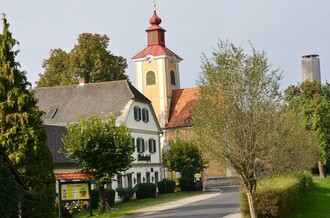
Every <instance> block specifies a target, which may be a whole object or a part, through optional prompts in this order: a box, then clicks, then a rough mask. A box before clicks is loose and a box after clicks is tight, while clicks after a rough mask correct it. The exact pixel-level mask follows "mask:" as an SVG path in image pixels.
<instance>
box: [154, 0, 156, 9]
mask: <svg viewBox="0 0 330 218" xmlns="http://www.w3.org/2000/svg"><path fill="white" fill-rule="evenodd" d="M154 11H156V0H154Z"/></svg>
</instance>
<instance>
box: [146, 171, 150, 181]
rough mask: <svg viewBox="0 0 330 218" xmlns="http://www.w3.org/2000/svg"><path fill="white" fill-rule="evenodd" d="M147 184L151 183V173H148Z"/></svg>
mask: <svg viewBox="0 0 330 218" xmlns="http://www.w3.org/2000/svg"><path fill="white" fill-rule="evenodd" d="M146 177H147V183H150V172H146Z"/></svg>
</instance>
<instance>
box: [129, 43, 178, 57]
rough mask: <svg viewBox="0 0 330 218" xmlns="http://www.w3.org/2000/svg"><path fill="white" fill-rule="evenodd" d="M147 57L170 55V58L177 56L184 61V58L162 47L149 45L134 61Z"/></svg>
mask: <svg viewBox="0 0 330 218" xmlns="http://www.w3.org/2000/svg"><path fill="white" fill-rule="evenodd" d="M146 55H153V56H159V55H168V56H175V57H176V58H178V59H180V60H182V58H181V57H179V56H178V55H176V54H175V53H174V52H173V51H171V50H170V49H168V48H166V47H165V46H161V45H148V46H147V47H146V48H145V49H143V50H142V51H140V52H139V53H138V54H136V55H135V56H134V57H133V58H132V59H138V58H143V57H145V56H146Z"/></svg>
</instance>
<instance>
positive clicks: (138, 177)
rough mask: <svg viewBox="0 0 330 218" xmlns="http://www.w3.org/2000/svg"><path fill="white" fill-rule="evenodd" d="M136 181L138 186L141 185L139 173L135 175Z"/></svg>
mask: <svg viewBox="0 0 330 218" xmlns="http://www.w3.org/2000/svg"><path fill="white" fill-rule="evenodd" d="M136 180H137V183H138V184H139V183H141V173H137V174H136Z"/></svg>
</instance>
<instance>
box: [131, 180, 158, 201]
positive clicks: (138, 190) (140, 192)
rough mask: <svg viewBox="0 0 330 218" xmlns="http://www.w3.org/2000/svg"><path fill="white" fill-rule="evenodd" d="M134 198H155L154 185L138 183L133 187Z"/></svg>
mask: <svg viewBox="0 0 330 218" xmlns="http://www.w3.org/2000/svg"><path fill="white" fill-rule="evenodd" d="M135 196H136V198H137V199H145V198H155V197H156V184H154V183H140V184H137V185H136V186H135Z"/></svg>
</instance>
